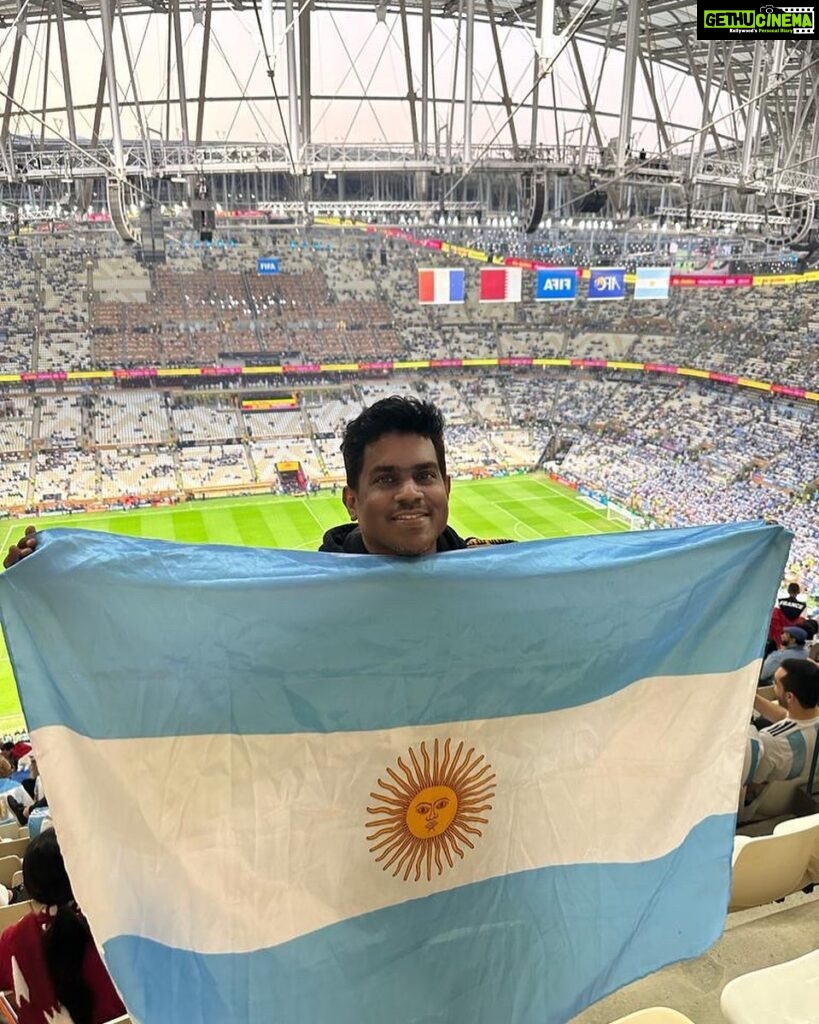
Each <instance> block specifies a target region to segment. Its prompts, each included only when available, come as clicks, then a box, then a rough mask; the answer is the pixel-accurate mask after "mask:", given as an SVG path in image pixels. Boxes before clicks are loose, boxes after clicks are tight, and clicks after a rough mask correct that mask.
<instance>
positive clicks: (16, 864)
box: [0, 857, 23, 889]
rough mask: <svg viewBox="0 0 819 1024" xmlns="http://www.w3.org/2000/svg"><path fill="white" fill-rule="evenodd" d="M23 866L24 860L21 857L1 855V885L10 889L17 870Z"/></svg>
mask: <svg viewBox="0 0 819 1024" xmlns="http://www.w3.org/2000/svg"><path fill="white" fill-rule="evenodd" d="M22 866H23V862H22V860H21V859H20V858H19V857H0V885H5V886H6V887H7V888H9V889H10V888H11V885H12V878H13V877H14V875H15V872H17V871H19V870H20V868H21V867H22Z"/></svg>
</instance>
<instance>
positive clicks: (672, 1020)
mask: <svg viewBox="0 0 819 1024" xmlns="http://www.w3.org/2000/svg"><path fill="white" fill-rule="evenodd" d="M611 1024H694V1022H693V1021H692V1020H691V1018H690V1017H686V1016H685V1014H684V1013H680V1012H679V1010H670V1009H669V1008H668V1007H667V1006H650V1007H649V1008H648V1009H647V1010H637V1012H636V1013H630V1014H629V1015H628V1016H627V1017H618V1018H617V1020H613V1021H612V1022H611Z"/></svg>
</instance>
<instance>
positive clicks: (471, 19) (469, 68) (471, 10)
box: [464, 0, 475, 167]
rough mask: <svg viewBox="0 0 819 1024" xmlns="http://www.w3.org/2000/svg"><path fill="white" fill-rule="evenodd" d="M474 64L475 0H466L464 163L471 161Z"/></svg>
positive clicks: (468, 163) (467, 164)
mask: <svg viewBox="0 0 819 1024" xmlns="http://www.w3.org/2000/svg"><path fill="white" fill-rule="evenodd" d="M474 64H475V0H466V60H465V61H464V163H465V164H466V166H467V167H468V166H469V165H470V164H471V163H472V84H473V70H474Z"/></svg>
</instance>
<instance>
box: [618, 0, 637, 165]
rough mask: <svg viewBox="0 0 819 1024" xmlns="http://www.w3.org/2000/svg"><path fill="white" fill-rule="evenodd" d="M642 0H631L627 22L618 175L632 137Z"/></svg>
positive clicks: (624, 162)
mask: <svg viewBox="0 0 819 1024" xmlns="http://www.w3.org/2000/svg"><path fill="white" fill-rule="evenodd" d="M641 8H642V2H641V0H631V3H629V5H628V20H627V22H626V53H625V66H624V68H623V92H622V97H621V100H620V130H619V132H618V135H617V175H618V177H619V176H621V175H622V174H623V172H624V170H625V168H626V159H627V156H628V149H629V142H630V139H631V117H632V113H633V110H634V83H635V80H636V78H637V52H638V49H639V46H640V14H641V13H642V11H641Z"/></svg>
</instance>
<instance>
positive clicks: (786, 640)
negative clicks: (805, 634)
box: [782, 633, 796, 647]
mask: <svg viewBox="0 0 819 1024" xmlns="http://www.w3.org/2000/svg"><path fill="white" fill-rule="evenodd" d="M795 642H796V641H795V640H794V639H793V636H791V634H790V633H783V634H782V646H783V647H793V645H794V643H795Z"/></svg>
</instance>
